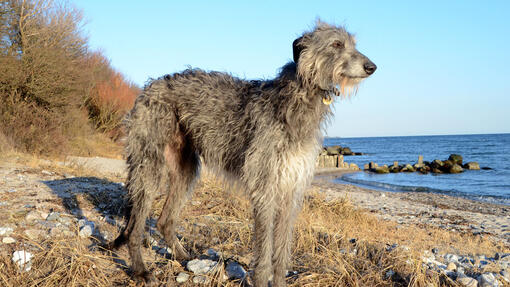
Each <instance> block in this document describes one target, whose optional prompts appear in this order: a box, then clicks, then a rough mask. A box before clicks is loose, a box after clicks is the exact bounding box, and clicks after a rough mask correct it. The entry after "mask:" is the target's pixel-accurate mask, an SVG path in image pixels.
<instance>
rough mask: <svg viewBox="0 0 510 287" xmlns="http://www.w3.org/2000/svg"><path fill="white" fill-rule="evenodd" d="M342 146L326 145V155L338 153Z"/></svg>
mask: <svg viewBox="0 0 510 287" xmlns="http://www.w3.org/2000/svg"><path fill="white" fill-rule="evenodd" d="M341 149H342V147H341V146H339V145H334V146H328V147H326V153H327V155H339V154H340V153H341V152H340V151H341Z"/></svg>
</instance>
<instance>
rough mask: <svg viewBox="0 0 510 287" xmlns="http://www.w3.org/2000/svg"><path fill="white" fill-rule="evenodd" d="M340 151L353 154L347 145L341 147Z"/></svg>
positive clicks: (344, 153)
mask: <svg viewBox="0 0 510 287" xmlns="http://www.w3.org/2000/svg"><path fill="white" fill-rule="evenodd" d="M341 153H342V154H343V155H352V154H353V153H352V151H351V149H350V148H348V147H344V148H342V151H341Z"/></svg>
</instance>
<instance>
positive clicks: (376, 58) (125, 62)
mask: <svg viewBox="0 0 510 287" xmlns="http://www.w3.org/2000/svg"><path fill="white" fill-rule="evenodd" d="M215 2H218V3H215ZM72 3H74V4H75V5H76V6H77V7H78V8H81V9H82V10H83V13H84V16H85V19H86V22H87V24H86V25H85V31H87V33H88V36H89V39H90V46H91V48H92V49H100V50H102V51H103V52H104V53H105V55H106V56H107V57H108V58H109V59H110V60H111V63H112V65H113V66H114V67H115V68H116V69H117V70H119V71H120V72H122V73H123V74H124V75H125V76H126V77H127V78H128V79H130V80H132V81H133V82H135V83H137V84H139V85H143V83H144V82H145V81H146V80H147V79H148V78H149V77H159V76H161V75H164V74H168V73H174V72H179V71H181V70H183V69H185V68H186V67H187V66H192V67H198V68H202V69H206V70H218V71H226V72H229V73H232V74H233V75H235V76H238V77H241V78H247V79H268V78H273V77H274V76H275V75H276V73H277V72H278V69H279V68H280V67H281V66H283V65H284V64H285V63H286V62H288V61H289V60H291V59H292V41H293V40H294V39H295V38H297V37H298V36H300V34H301V33H302V32H303V31H305V30H309V29H310V28H311V27H313V24H314V22H315V19H316V18H317V17H320V18H321V19H322V20H324V21H326V22H330V23H334V24H339V25H345V27H346V28H347V30H348V31H350V32H351V33H353V34H355V35H356V38H357V42H358V49H359V50H360V51H361V52H362V53H364V54H365V55H367V56H368V57H369V58H370V59H371V60H372V61H373V62H375V63H376V64H377V66H378V70H377V71H376V72H375V74H374V75H372V76H371V77H370V78H368V79H367V80H366V81H365V82H363V83H362V84H361V86H360V87H359V91H358V94H357V95H356V96H355V97H353V98H351V99H348V100H342V101H337V102H336V103H335V104H334V110H335V117H334V119H333V120H332V121H331V123H330V124H329V125H328V128H327V130H326V135H327V136H340V137H358V136H360V137H366V136H405V135H436V134H471V133H508V132H510V72H509V70H510V48H509V46H510V20H509V15H510V1H163V0H161V1H117V0H110V1H99V0H74V1H73V2H72Z"/></svg>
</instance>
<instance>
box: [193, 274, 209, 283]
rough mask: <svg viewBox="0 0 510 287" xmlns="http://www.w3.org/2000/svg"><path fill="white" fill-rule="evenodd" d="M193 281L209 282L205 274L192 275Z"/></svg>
mask: <svg viewBox="0 0 510 287" xmlns="http://www.w3.org/2000/svg"><path fill="white" fill-rule="evenodd" d="M193 283H195V284H207V283H209V278H207V276H204V275H198V276H193Z"/></svg>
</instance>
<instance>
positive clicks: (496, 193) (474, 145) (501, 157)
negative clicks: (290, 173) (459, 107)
mask: <svg viewBox="0 0 510 287" xmlns="http://www.w3.org/2000/svg"><path fill="white" fill-rule="evenodd" d="M324 145H325V146H331V145H340V146H343V147H345V146H347V147H349V148H351V150H352V151H353V152H361V153H363V155H360V156H345V157H344V161H346V162H348V163H351V162H353V163H355V164H357V165H358V166H359V167H360V168H361V169H363V166H364V165H365V164H367V163H369V162H375V163H377V164H379V165H384V164H387V165H388V166H390V165H392V164H393V162H394V161H398V162H399V164H405V163H410V164H414V163H416V162H417V161H418V156H419V155H422V156H423V159H424V161H433V160H434V159H440V160H446V159H448V157H449V155H450V154H460V155H462V157H463V162H464V163H466V162H470V161H476V162H478V163H479V165H480V167H489V168H490V169H489V170H465V171H464V172H463V173H459V174H433V173H429V174H421V173H418V172H415V173H390V174H375V173H369V172H356V173H349V174H345V175H343V176H341V177H339V178H336V179H334V181H335V182H338V183H350V184H354V185H358V186H361V187H366V188H371V189H378V190H384V191H390V192H433V193H441V194H447V195H452V196H459V197H465V198H469V199H474V200H479V201H485V202H491V203H498V204H503V205H510V134H476V135H438V136H403V137H365V138H325V140H324Z"/></svg>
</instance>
